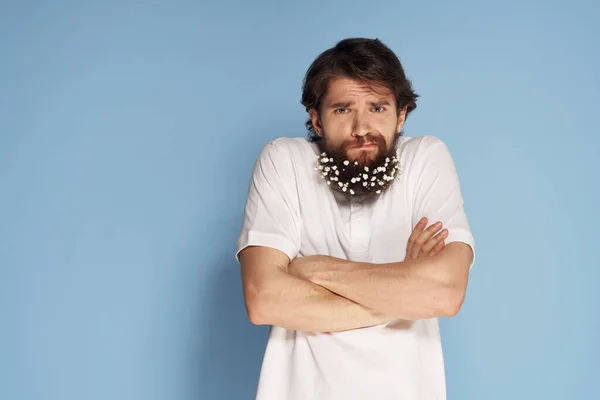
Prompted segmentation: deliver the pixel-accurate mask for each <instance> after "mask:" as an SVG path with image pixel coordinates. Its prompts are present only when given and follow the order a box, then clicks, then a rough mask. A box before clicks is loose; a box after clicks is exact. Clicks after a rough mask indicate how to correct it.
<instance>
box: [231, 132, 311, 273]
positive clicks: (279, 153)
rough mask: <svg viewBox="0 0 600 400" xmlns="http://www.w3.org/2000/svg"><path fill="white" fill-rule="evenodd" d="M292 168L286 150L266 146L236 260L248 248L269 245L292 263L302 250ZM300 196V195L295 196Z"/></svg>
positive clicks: (257, 165)
mask: <svg viewBox="0 0 600 400" xmlns="http://www.w3.org/2000/svg"><path fill="white" fill-rule="evenodd" d="M294 179H295V176H294V171H293V166H292V163H291V160H290V157H289V154H287V153H286V151H285V149H284V148H280V147H278V146H277V145H275V144H274V143H273V142H269V143H267V144H266V145H265V146H264V147H263V149H262V151H261V152H260V154H259V156H258V159H257V161H256V163H255V165H254V169H253V172H252V177H251V179H250V184H249V187H248V197H247V199H246V205H245V210H244V219H243V221H242V229H241V232H240V235H239V238H238V241H237V249H236V254H235V257H236V259H237V260H238V262H239V253H240V251H242V250H243V249H244V248H246V247H248V246H266V247H271V248H274V249H277V250H280V251H282V252H283V253H285V254H286V255H287V256H288V257H289V258H290V260H293V259H294V258H295V257H296V256H297V254H298V252H299V249H300V237H301V236H300V215H299V209H298V202H297V201H294V196H293V190H291V189H290V188H293V187H295V184H294ZM296 197H297V196H296Z"/></svg>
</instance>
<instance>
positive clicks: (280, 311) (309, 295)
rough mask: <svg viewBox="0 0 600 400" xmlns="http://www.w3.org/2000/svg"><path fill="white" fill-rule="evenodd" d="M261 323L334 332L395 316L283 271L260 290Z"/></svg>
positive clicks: (389, 319) (304, 329) (385, 320)
mask: <svg viewBox="0 0 600 400" xmlns="http://www.w3.org/2000/svg"><path fill="white" fill-rule="evenodd" d="M260 293H261V294H260V296H261V298H260V299H258V300H257V303H258V304H260V306H259V309H260V310H261V311H260V312H259V313H258V315H259V316H258V318H257V320H256V321H254V322H255V323H257V324H259V325H276V326H281V327H283V328H287V329H295V330H302V331H308V332H335V331H344V330H350V329H356V328H363V327H367V326H374V325H378V324H382V323H384V322H389V321H391V320H392V319H393V318H391V317H389V316H385V315H383V313H378V312H375V311H373V310H371V309H369V308H368V307H366V306H364V305H361V304H358V303H356V302H354V301H352V300H349V299H347V298H344V297H342V296H340V295H338V294H335V293H332V292H331V291H329V290H327V289H326V288H324V287H322V286H319V285H316V284H314V283H312V282H308V281H306V280H303V279H300V278H297V277H294V276H291V275H289V274H288V273H287V272H284V271H282V272H281V273H279V274H277V277H275V278H274V279H273V280H272V281H271V282H270V283H269V284H268V285H267V286H266V287H263V288H262V290H261V291H260Z"/></svg>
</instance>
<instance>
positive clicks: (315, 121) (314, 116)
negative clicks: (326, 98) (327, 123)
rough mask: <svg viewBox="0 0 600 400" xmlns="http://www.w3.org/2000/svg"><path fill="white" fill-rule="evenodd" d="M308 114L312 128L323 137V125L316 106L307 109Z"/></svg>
mask: <svg viewBox="0 0 600 400" xmlns="http://www.w3.org/2000/svg"><path fill="white" fill-rule="evenodd" d="M308 116H309V117H310V120H311V122H312V125H313V128H314V130H315V132H316V133H317V135H319V136H320V137H323V126H322V125H321V118H319V113H318V111H317V109H316V108H311V109H310V110H308Z"/></svg>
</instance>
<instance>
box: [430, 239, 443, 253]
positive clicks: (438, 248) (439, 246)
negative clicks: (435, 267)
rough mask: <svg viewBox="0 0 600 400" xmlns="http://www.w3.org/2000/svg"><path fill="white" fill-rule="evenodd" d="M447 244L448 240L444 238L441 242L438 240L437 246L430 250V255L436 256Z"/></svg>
mask: <svg viewBox="0 0 600 400" xmlns="http://www.w3.org/2000/svg"><path fill="white" fill-rule="evenodd" d="M445 245H446V241H445V240H442V241H440V242H438V243H437V244H436V245H435V247H434V248H433V250H431V252H429V255H430V256H435V255H436V254H437V253H439V252H440V251H442V249H443V248H444V246H445Z"/></svg>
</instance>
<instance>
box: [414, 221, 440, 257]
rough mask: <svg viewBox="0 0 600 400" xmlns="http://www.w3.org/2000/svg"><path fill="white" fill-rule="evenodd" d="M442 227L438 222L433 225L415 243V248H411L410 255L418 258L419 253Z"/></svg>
mask: <svg viewBox="0 0 600 400" xmlns="http://www.w3.org/2000/svg"><path fill="white" fill-rule="evenodd" d="M441 227H442V223H441V222H439V221H438V222H436V223H435V224H433V225H431V226H430V227H429V228H427V229H425V230H424V231H423V232H422V233H421V234H420V235H419V236H418V237H417V239H416V240H415V241H414V243H413V246H412V248H411V252H410V255H411V257H412V258H417V257H418V256H419V253H420V252H421V251H422V247H423V245H424V244H425V243H427V241H429V239H431V237H432V236H433V235H434V234H435V233H436V232H437V231H438V230H440V229H441Z"/></svg>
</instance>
